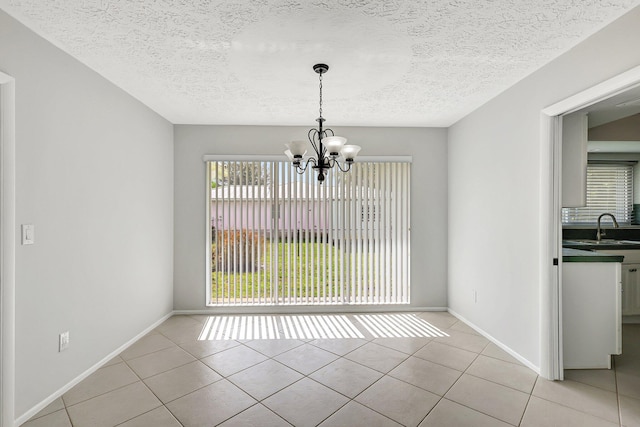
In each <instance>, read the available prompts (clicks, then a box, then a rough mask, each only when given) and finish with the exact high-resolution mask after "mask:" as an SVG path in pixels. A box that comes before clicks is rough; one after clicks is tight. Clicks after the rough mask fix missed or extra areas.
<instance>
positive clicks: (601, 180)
mask: <svg viewBox="0 0 640 427" xmlns="http://www.w3.org/2000/svg"><path fill="white" fill-rule="evenodd" d="M632 211H633V165H631V164H626V163H621V164H615V163H612V164H589V165H588V166H587V205H586V207H580V208H563V209H562V223H563V224H584V223H595V222H597V220H598V216H600V215H601V214H603V213H612V214H613V215H614V216H615V217H616V219H617V220H618V222H620V223H627V224H629V223H631V219H632Z"/></svg>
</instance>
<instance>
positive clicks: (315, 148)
mask: <svg viewBox="0 0 640 427" xmlns="http://www.w3.org/2000/svg"><path fill="white" fill-rule="evenodd" d="M307 137H308V138H309V142H310V143H311V146H312V147H313V151H315V152H316V155H317V156H320V151H318V144H317V143H316V141H315V140H316V138H318V139H319V137H318V130H317V129H313V128H312V129H309V133H308V134H307Z"/></svg>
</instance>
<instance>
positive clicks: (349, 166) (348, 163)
mask: <svg viewBox="0 0 640 427" xmlns="http://www.w3.org/2000/svg"><path fill="white" fill-rule="evenodd" d="M334 162H335V163H334V166H337V167H338V169H340V170H341V171H342V172H349V170H350V169H351V165H352V164H353V162H344V164H345V165H346V167H344V168H343V167H342V163H340V162H339V161H337V160H334Z"/></svg>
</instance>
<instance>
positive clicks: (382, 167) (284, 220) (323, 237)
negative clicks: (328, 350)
mask: <svg viewBox="0 0 640 427" xmlns="http://www.w3.org/2000/svg"><path fill="white" fill-rule="evenodd" d="M208 165H209V170H210V178H211V182H210V186H211V198H210V208H209V209H210V218H211V276H210V277H211V281H210V284H211V286H210V289H209V295H210V304H212V305H255V304H399V303H408V302H409V301H410V286H409V284H410V258H411V257H410V170H411V169H410V167H411V164H410V163H409V162H384V163H383V162H361V161H359V162H357V163H355V164H354V165H353V166H352V169H351V171H350V172H348V173H342V172H339V171H335V170H332V171H331V172H330V173H329V174H328V176H327V178H326V180H325V182H324V184H320V183H318V181H317V178H316V174H315V171H313V170H312V169H311V168H309V169H308V170H307V171H306V172H305V173H304V174H301V175H299V174H297V173H296V172H295V171H294V170H293V169H292V168H291V164H290V163H289V162H281V161H266V162H253V161H227V160H222V161H209V162H208Z"/></svg>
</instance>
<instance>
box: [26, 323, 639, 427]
mask: <svg viewBox="0 0 640 427" xmlns="http://www.w3.org/2000/svg"><path fill="white" fill-rule="evenodd" d="M416 314H417V316H419V317H420V318H422V319H424V320H426V321H428V322H429V323H430V324H431V325H433V326H434V327H435V328H439V330H441V331H443V332H445V333H446V334H447V335H448V336H444V337H427V338H425V337H422V338H375V337H374V336H373V335H371V334H369V333H367V334H364V338H343V339H315V340H313V339H280V340H264V339H263V340H198V337H199V336H200V333H201V331H202V329H203V325H204V324H205V322H206V321H207V317H206V316H174V317H172V318H170V319H169V320H167V321H166V322H165V323H163V324H162V325H161V326H159V327H158V328H157V329H156V330H154V331H153V332H151V333H150V334H148V335H147V336H145V337H143V338H142V339H140V340H139V341H138V342H137V343H135V344H134V345H132V346H131V347H130V348H128V349H127V350H126V351H124V352H122V354H120V355H119V356H118V357H116V358H114V359H113V360H111V361H110V362H109V363H107V364H106V365H105V366H104V367H102V368H101V369H99V370H98V371H96V372H95V373H94V374H92V375H91V376H90V377H88V378H87V379H85V380H84V381H83V382H81V383H80V384H78V385H77V386H76V387H74V388H73V389H72V390H70V391H69V392H67V393H65V394H64V396H62V397H61V398H59V399H58V400H56V401H55V402H53V403H52V404H51V405H49V406H48V407H47V408H45V409H44V410H42V411H41V412H40V413H39V414H37V415H36V416H35V417H34V418H32V419H31V420H30V421H28V422H27V423H25V424H24V426H25V427H36V426H46V427H58V426H78V427H81V426H90V427H100V426H116V425H118V426H123V427H125V426H126V427H134V426H151V427H164V426H167V427H169V426H217V425H220V426H224V427H231V426H260V427H270V426H291V425H293V426H316V425H319V426H322V427H329V426H340V427H344V426H367V427H372V426H399V425H404V426H421V427H427V426H474V427H483V426H510V425H513V426H545V427H546V426H563V427H564V426H576V427H578V426H580V427H583V426H587V427H588V426H626V427H632V426H640V325H625V327H624V354H623V355H622V356H619V357H616V360H615V371H614V370H611V371H608V370H591V371H567V373H566V378H567V379H566V381H563V382H551V381H546V380H544V379H542V378H539V377H538V376H537V375H536V374H535V373H534V372H532V371H531V370H529V369H528V368H526V367H524V366H523V365H521V364H520V363H518V362H517V361H516V360H515V359H513V358H512V357H510V356H509V355H508V354H506V353H505V352H503V351H502V350H500V349H499V348H498V347H497V346H495V345H494V344H492V343H490V342H489V341H487V340H486V339H485V338H483V337H481V336H480V335H478V334H476V333H474V331H473V330H472V329H471V328H469V327H468V326H467V325H465V324H464V323H462V322H460V321H458V320H457V319H456V318H455V317H453V316H451V315H450V314H448V313H416Z"/></svg>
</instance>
